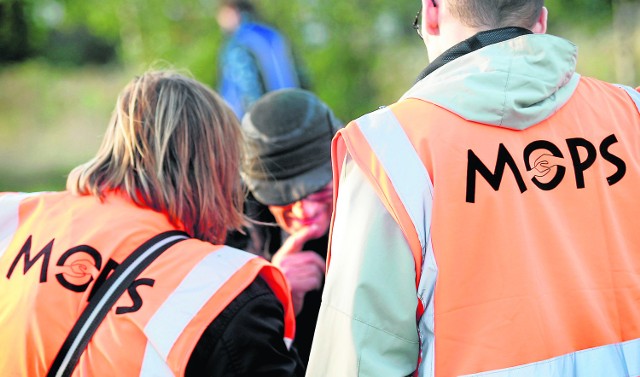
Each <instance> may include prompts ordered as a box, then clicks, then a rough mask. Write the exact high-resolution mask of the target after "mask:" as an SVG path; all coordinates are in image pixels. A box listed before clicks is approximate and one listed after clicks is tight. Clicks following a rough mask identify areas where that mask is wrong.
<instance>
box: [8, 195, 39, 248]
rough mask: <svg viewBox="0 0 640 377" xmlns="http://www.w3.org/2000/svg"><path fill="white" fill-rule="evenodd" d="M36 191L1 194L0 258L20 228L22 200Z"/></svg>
mask: <svg viewBox="0 0 640 377" xmlns="http://www.w3.org/2000/svg"><path fill="white" fill-rule="evenodd" d="M33 195H35V194H34V193H29V194H25V193H7V194H3V195H2V196H0V258H2V255H3V254H4V252H5V251H6V249H7V246H9V243H10V242H11V239H12V238H13V234H14V233H15V231H16V230H17V229H18V225H20V223H19V221H20V220H19V216H18V210H19V209H20V202H21V201H22V200H23V199H25V198H28V197H29V196H33Z"/></svg>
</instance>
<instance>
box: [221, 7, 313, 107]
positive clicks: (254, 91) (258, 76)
mask: <svg viewBox="0 0 640 377" xmlns="http://www.w3.org/2000/svg"><path fill="white" fill-rule="evenodd" d="M216 18H217V21H218V24H219V25H220V28H221V29H222V30H223V31H224V32H225V34H226V41H225V43H224V44H223V46H222V48H221V50H220V54H219V58H218V61H219V63H218V75H219V79H218V84H219V89H218V90H219V92H220V95H221V96H222V97H223V98H224V99H225V101H227V103H228V104H229V105H230V106H231V108H232V109H233V111H234V112H235V113H236V115H237V116H238V119H242V116H243V115H244V113H245V111H246V109H247V108H248V107H249V106H250V105H251V104H252V103H253V102H255V101H256V100H257V99H258V98H260V97H261V96H262V95H263V94H265V93H267V92H270V91H272V90H277V89H282V88H297V87H301V85H302V86H303V87H307V86H305V85H306V84H305V83H306V80H305V79H304V76H302V75H301V74H300V69H299V68H298V67H299V65H298V64H297V63H296V61H295V60H294V56H293V54H292V50H291V47H290V45H289V42H288V41H287V39H286V38H285V37H284V36H283V35H282V33H281V32H280V31H278V30H276V29H275V28H273V27H271V26H268V25H266V24H264V23H261V22H259V21H258V17H257V14H256V11H255V7H254V6H253V4H252V3H251V2H250V1H249V0H221V2H220V6H219V8H218V13H217V17H216ZM301 79H302V80H301Z"/></svg>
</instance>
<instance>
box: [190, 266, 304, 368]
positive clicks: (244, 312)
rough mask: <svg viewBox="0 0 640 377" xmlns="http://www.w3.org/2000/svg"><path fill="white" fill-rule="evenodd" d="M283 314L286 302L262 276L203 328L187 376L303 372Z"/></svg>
mask: <svg viewBox="0 0 640 377" xmlns="http://www.w3.org/2000/svg"><path fill="white" fill-rule="evenodd" d="M282 318H284V310H283V308H282V305H280V303H279V301H278V300H277V298H276V297H275V294H274V293H273V291H271V289H270V288H269V286H268V285H267V283H266V282H265V281H264V280H263V279H262V278H260V277H258V278H257V279H256V280H255V281H254V282H253V283H252V284H251V285H249V287H247V289H245V290H244V292H242V293H241V294H240V295H239V296H238V297H236V299H235V300H233V301H232V302H231V303H230V304H229V306H227V307H226V308H225V309H224V310H223V311H222V313H220V315H219V316H218V317H216V319H215V320H214V321H213V322H212V323H211V325H209V327H208V328H207V330H206V331H205V332H204V334H202V337H201V338H200V340H199V341H198V344H197V345H196V347H195V349H194V350H193V353H192V354H191V358H190V360H189V364H188V365H187V369H186V373H185V376H186V377H191V376H210V377H214V376H216V377H217V376H225V377H240V376H265V377H266V376H274V377H276V376H278V377H279V376H303V375H304V367H303V364H302V361H301V360H300V357H299V356H298V354H297V352H296V350H295V347H292V348H291V350H287V349H286V347H285V345H284V342H283V341H282V338H283V336H284V323H283V320H282ZM257 334H258V335H259V336H256V335H257Z"/></svg>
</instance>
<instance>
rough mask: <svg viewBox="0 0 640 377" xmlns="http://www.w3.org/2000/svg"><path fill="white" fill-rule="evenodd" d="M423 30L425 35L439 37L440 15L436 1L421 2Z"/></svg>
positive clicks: (423, 0)
mask: <svg viewBox="0 0 640 377" xmlns="http://www.w3.org/2000/svg"><path fill="white" fill-rule="evenodd" d="M422 9H423V12H424V14H423V15H422V17H423V20H424V29H425V32H426V33H427V34H430V35H440V14H439V12H438V4H437V3H436V0H422Z"/></svg>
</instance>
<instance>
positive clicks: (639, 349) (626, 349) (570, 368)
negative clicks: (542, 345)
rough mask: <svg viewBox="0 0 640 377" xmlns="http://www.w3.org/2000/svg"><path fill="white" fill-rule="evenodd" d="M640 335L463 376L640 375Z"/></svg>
mask: <svg viewBox="0 0 640 377" xmlns="http://www.w3.org/2000/svg"><path fill="white" fill-rule="evenodd" d="M638 355H640V339H634V340H629V341H626V342H623V343H618V344H609V345H606V346H601V347H595V348H590V349H586V350H582V351H578V352H573V353H570V354H567V355H563V356H559V357H554V358H552V359H549V360H543V361H539V362H536V363H531V364H526V365H519V366H517V367H513V368H506V369H501V370H494V371H489V372H483V373H475V374H468V375H465V376H463V377H537V376H554V377H574V376H580V377H603V376H607V377H629V376H640V357H639V356H638Z"/></svg>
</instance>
